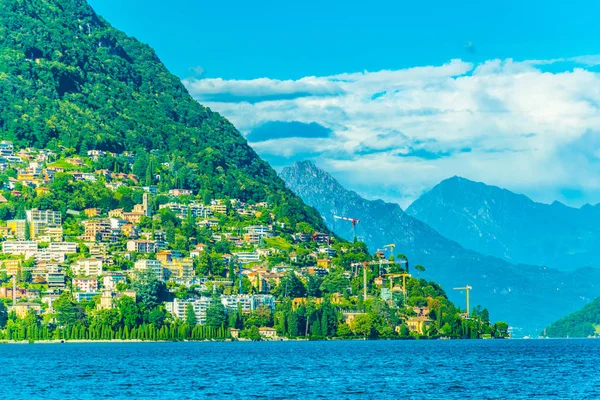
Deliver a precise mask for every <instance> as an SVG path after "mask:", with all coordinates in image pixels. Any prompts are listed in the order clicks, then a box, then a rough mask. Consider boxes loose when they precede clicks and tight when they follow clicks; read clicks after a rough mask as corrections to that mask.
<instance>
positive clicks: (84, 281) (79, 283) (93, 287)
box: [72, 278, 98, 292]
mask: <svg viewBox="0 0 600 400" xmlns="http://www.w3.org/2000/svg"><path fill="white" fill-rule="evenodd" d="M72 283H73V288H74V289H75V290H79V291H81V292H96V291H98V279H94V278H73V281H72Z"/></svg>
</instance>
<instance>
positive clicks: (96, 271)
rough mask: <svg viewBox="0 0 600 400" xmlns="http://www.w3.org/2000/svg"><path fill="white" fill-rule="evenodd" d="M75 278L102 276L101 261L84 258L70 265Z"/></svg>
mask: <svg viewBox="0 0 600 400" xmlns="http://www.w3.org/2000/svg"><path fill="white" fill-rule="evenodd" d="M71 270H72V271H73V274H74V275H75V276H100V275H102V260H100V259H98V258H84V259H83V260H77V261H76V262H75V263H74V264H73V265H71Z"/></svg>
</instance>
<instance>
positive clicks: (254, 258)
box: [233, 251, 260, 263]
mask: <svg viewBox="0 0 600 400" xmlns="http://www.w3.org/2000/svg"><path fill="white" fill-rule="evenodd" d="M233 256H234V257H236V258H237V259H238V260H239V261H241V262H242V263H251V262H259V261H260V256H259V255H258V253H256V252H254V251H252V252H239V253H233Z"/></svg>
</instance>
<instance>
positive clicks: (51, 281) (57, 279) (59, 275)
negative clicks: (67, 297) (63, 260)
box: [46, 265, 65, 289]
mask: <svg viewBox="0 0 600 400" xmlns="http://www.w3.org/2000/svg"><path fill="white" fill-rule="evenodd" d="M46 283H47V284H48V289H64V287H65V273H64V272H63V270H62V268H61V267H60V266H58V265H49V266H48V267H47V272H46Z"/></svg>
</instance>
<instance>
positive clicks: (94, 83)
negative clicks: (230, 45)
mask: <svg viewBox="0 0 600 400" xmlns="http://www.w3.org/2000/svg"><path fill="white" fill-rule="evenodd" d="M0 137H1V138H2V139H7V140H11V141H13V142H14V143H15V144H16V145H17V146H19V147H23V146H35V147H37V148H49V149H58V148H59V147H60V148H62V149H65V148H66V149H70V150H71V151H72V152H78V153H82V154H84V153H86V152H87V150H89V149H100V150H108V151H113V152H122V151H130V152H132V153H134V154H136V156H140V158H142V159H143V158H145V157H146V156H147V154H149V153H152V154H153V155H154V156H155V157H156V158H157V159H158V161H159V162H163V163H178V165H179V171H178V180H179V182H180V186H181V187H183V188H187V189H192V190H194V191H196V192H198V193H200V194H201V195H203V196H204V197H208V198H222V197H232V198H238V199H240V200H243V201H255V202H259V201H267V200H268V201H269V202H271V203H272V204H275V205H277V207H276V212H277V213H278V214H280V216H282V215H283V216H286V217H287V218H288V221H289V222H290V223H291V224H295V223H297V222H299V221H305V222H308V223H310V224H311V225H313V226H314V227H315V228H317V229H325V227H324V225H323V223H322V221H321V219H320V217H319V216H318V214H317V213H316V212H315V211H314V210H312V209H310V208H309V207H306V206H305V205H304V204H303V203H302V201H301V200H300V199H298V198H297V197H296V196H294V195H293V194H292V193H291V192H290V191H289V190H288V189H286V187H285V185H284V183H283V182H282V181H281V180H280V179H279V178H278V177H277V174H276V173H275V171H274V170H273V169H272V168H271V167H270V166H269V165H268V164H267V163H266V162H264V161H263V160H261V159H260V158H259V157H258V155H257V154H256V153H255V152H254V151H253V150H252V148H251V147H250V146H248V144H247V142H246V140H245V139H244V138H243V136H242V135H241V134H240V133H239V132H238V131H237V130H236V129H235V128H234V126H233V125H232V124H231V123H229V121H227V120H226V119H225V118H223V117H221V116H220V115H219V114H217V113H215V112H212V111H211V110H210V109H208V108H206V107H203V106H201V105H200V104H198V103H197V102H196V101H195V100H194V99H193V98H192V97H191V96H190V95H189V94H188V92H187V90H186V89H185V88H184V86H183V85H182V83H181V82H180V80H179V79H178V78H177V77H175V76H174V75H172V74H171V73H169V71H168V70H167V69H166V68H165V66H164V65H163V64H162V63H161V62H160V60H159V59H158V57H157V56H156V54H155V52H154V51H153V50H152V49H151V48H150V47H149V46H147V45H145V44H142V43H140V42H139V41H137V40H136V39H134V38H131V37H128V36H126V35H125V34H124V33H122V32H120V31H118V30H116V29H114V28H112V27H111V26H110V24H109V23H108V22H106V21H105V20H104V19H103V18H102V17H100V16H98V15H97V14H95V12H94V11H93V10H92V8H91V7H90V6H89V5H88V4H87V3H86V2H85V1H84V0H26V1H24V0H3V1H2V2H0ZM149 173H151V171H150V172H149ZM142 178H143V177H142Z"/></svg>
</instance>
